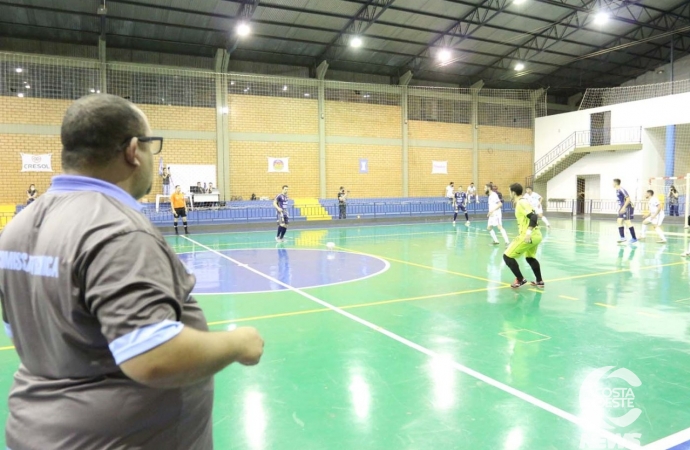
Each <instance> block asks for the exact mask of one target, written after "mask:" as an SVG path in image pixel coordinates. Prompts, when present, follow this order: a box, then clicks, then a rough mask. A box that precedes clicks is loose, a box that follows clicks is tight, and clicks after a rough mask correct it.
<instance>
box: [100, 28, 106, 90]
mask: <svg viewBox="0 0 690 450" xmlns="http://www.w3.org/2000/svg"><path fill="white" fill-rule="evenodd" d="M106 61H107V60H106V57H105V39H104V38H103V37H100V38H98V62H99V66H98V69H99V80H100V85H101V92H102V93H104V94H106V93H107V92H108V78H107V70H106V69H107V66H106Z"/></svg>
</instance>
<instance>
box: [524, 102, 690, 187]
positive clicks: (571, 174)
mask: <svg viewBox="0 0 690 450" xmlns="http://www.w3.org/2000/svg"><path fill="white" fill-rule="evenodd" d="M688 105H690V93H688V94H679V95H673V96H667V97H659V98H654V99H650V100H642V101H638V102H630V103H623V104H619V105H612V106H607V107H603V108H594V109H588V110H584V111H575V112H571V113H565V114H560V115H556V116H549V117H543V118H538V119H537V120H536V126H535V161H536V160H538V159H539V158H540V157H542V156H543V155H545V154H546V153H548V152H549V151H551V150H552V149H553V148H554V147H555V146H556V145H558V144H559V143H560V142H561V141H563V140H564V139H565V138H567V137H568V136H569V135H570V134H571V133H573V132H575V131H581V130H589V128H590V115H591V114H593V113H598V112H603V111H611V127H612V128H623V127H642V128H643V129H644V130H643V133H642V150H639V151H624V152H623V151H618V152H601V153H591V154H588V155H586V156H585V157H584V158H582V159H581V160H579V161H578V162H576V163H575V164H573V165H572V166H570V167H569V168H568V169H566V170H564V171H563V172H561V173H560V174H559V175H557V176H556V177H554V178H553V179H552V180H550V181H549V182H548V184H547V192H548V197H549V198H566V199H574V198H575V196H576V190H577V185H576V178H577V176H578V175H600V177H601V187H600V193H599V196H600V198H602V199H614V198H615V196H614V191H613V189H612V188H609V187H608V186H609V185H610V180H612V179H613V178H621V179H622V180H623V185H624V187H626V188H627V189H628V191H629V192H630V195H631V196H633V198H638V199H640V198H642V192H643V190H644V189H646V187H647V180H648V179H649V178H651V177H656V176H663V175H664V153H665V128H664V127H666V126H667V125H677V124H684V123H690V107H688ZM590 198H593V197H590Z"/></svg>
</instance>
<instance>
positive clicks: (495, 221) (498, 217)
mask: <svg viewBox="0 0 690 450" xmlns="http://www.w3.org/2000/svg"><path fill="white" fill-rule="evenodd" d="M488 226H490V227H498V226H503V214H501V211H496V212H495V213H493V214H491V215H490V216H489V224H488Z"/></svg>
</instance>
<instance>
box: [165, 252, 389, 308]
mask: <svg viewBox="0 0 690 450" xmlns="http://www.w3.org/2000/svg"><path fill="white" fill-rule="evenodd" d="M189 240H190V241H191V239H189ZM198 245H203V244H198ZM275 250H276V249H275V248H235V249H227V250H214V251H213V252H242V251H245V252H246V251H254V252H265V251H275ZM284 250H289V251H298V252H331V253H347V254H349V255H363V256H368V257H369V258H373V259H378V260H379V261H382V262H383V269H381V270H379V271H378V272H376V273H372V274H369V275H367V276H366V277H361V278H354V279H352V280H347V281H338V282H337V283H328V284H317V285H314V286H303V287H301V288H299V289H316V288H320V287H328V286H336V285H339V284H346V283H354V282H355V281H362V280H366V279H367V278H372V277H375V276H377V275H381V274H383V273H385V272H387V271H388V269H390V268H391V263H390V262H388V261H387V260H385V259H383V258H381V257H378V256H374V255H370V254H368V253H359V252H357V253H355V252H344V251H342V250H324V249H322V248H286V249H284ZM192 253H197V252H181V253H177V254H178V255H189V254H192ZM199 253H209V251H208V250H204V251H203V252H199ZM270 292H285V291H274V290H270V291H247V292H205V293H201V292H199V293H194V292H192V295H193V296H195V297H199V296H202V295H238V294H266V293H270Z"/></svg>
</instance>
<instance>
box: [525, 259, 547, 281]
mask: <svg viewBox="0 0 690 450" xmlns="http://www.w3.org/2000/svg"><path fill="white" fill-rule="evenodd" d="M525 260H526V261H527V264H529V266H530V267H531V268H532V272H534V276H535V277H536V279H537V284H539V283H542V285H543V284H544V280H542V279H541V265H540V264H539V261H537V259H536V258H525Z"/></svg>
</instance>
